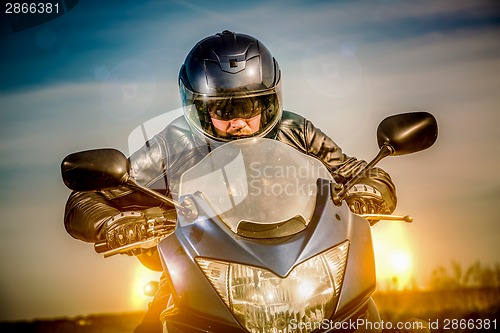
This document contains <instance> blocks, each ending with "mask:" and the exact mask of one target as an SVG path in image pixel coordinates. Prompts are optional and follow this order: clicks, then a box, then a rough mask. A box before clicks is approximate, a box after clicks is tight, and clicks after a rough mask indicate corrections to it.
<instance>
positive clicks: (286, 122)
mask: <svg viewBox="0 0 500 333" xmlns="http://www.w3.org/2000/svg"><path fill="white" fill-rule="evenodd" d="M305 122H306V119H305V118H304V117H303V116H301V115H299V114H297V113H294V112H291V111H285V110H283V115H282V117H281V126H283V127H302V126H304V123H305Z"/></svg>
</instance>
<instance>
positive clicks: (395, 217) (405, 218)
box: [359, 214, 413, 226]
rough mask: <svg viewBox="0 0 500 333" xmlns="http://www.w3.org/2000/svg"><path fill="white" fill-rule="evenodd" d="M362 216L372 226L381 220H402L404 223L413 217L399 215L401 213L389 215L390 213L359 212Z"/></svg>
mask: <svg viewBox="0 0 500 333" xmlns="http://www.w3.org/2000/svg"><path fill="white" fill-rule="evenodd" d="M359 216H361V217H362V218H364V219H366V220H368V222H369V223H370V226H373V225H374V224H375V223H377V222H378V221H381V220H385V221H402V222H406V223H411V222H413V217H411V216H409V215H405V216H401V215H391V214H360V215H359Z"/></svg>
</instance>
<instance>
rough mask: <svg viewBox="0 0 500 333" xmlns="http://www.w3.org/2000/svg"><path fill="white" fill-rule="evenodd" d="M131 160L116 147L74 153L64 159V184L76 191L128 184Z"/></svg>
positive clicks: (62, 170)
mask: <svg viewBox="0 0 500 333" xmlns="http://www.w3.org/2000/svg"><path fill="white" fill-rule="evenodd" d="M128 170H129V162H128V159H127V158H126V157H125V155H123V153H122V152H120V151H118V150H116V149H108V148H106V149H95V150H86V151H82V152H78V153H73V154H70V155H68V156H66V158H64V160H63V161H62V164H61V174H62V178H63V181H64V184H65V185H66V186H67V187H68V188H69V189H71V190H74V191H96V190H104V189H106V188H112V187H116V186H119V185H124V184H126V182H127V180H128V178H129V174H128Z"/></svg>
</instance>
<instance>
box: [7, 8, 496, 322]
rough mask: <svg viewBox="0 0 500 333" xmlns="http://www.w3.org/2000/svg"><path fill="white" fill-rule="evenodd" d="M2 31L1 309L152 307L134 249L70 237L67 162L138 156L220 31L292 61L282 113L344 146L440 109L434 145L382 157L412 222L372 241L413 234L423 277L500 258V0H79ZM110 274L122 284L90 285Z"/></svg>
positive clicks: (380, 231) (25, 312) (287, 64)
mask: <svg viewBox="0 0 500 333" xmlns="http://www.w3.org/2000/svg"><path fill="white" fill-rule="evenodd" d="M1 24H2V25H1V29H2V31H1V35H0V36H1V47H0V60H1V61H0V138H1V140H0V156H2V159H1V160H0V188H1V190H0V220H1V221H2V222H1V223H0V260H1V262H2V274H1V278H0V279H1V281H0V286H1V287H0V302H1V303H0V305H1V308H2V309H7V310H3V311H2V313H1V314H0V319H21V318H24V319H30V318H35V317H50V316H64V315H77V314H87V313H96V312H103V311H104V312H114V311H123V310H130V309H132V308H134V309H137V308H139V309H140V308H141V307H140V306H136V305H131V304H130V302H129V298H130V297H129V295H128V292H129V290H130V288H131V284H132V283H133V280H134V278H135V275H134V274H136V272H137V269H138V268H137V263H136V261H135V260H133V258H128V257H125V256H123V257H115V258H111V259H103V258H102V257H100V256H99V255H97V254H95V253H94V252H93V249H92V246H91V245H89V244H85V243H83V242H79V241H76V240H73V239H72V238H71V237H70V236H69V235H67V234H66V232H65V230H64V227H63V223H62V214H63V210H64V204H65V201H66V199H67V196H68V195H69V190H67V189H66V188H65V187H64V185H63V184H62V182H61V179H60V174H59V165H60V162H61V160H62V159H63V158H64V156H66V155H67V154H69V153H71V152H74V151H77V150H83V149H91V148H98V147H116V148H118V149H121V150H123V151H125V152H128V143H127V142H128V141H127V140H128V136H129V134H130V133H131V132H132V131H133V129H134V128H136V127H137V126H139V125H140V124H142V123H144V122H146V121H148V120H149V119H152V118H154V117H156V116H158V115H162V114H164V113H166V112H169V111H171V110H174V109H176V108H178V107H179V106H180V103H179V97H178V91H177V83H176V80H177V73H178V70H179V67H180V65H181V63H182V61H183V59H184V57H185V55H186V54H187V52H188V51H189V50H190V49H191V47H192V46H193V45H194V44H195V43H196V42H197V41H198V40H200V39H202V38H204V37H206V36H207V35H211V34H214V33H216V32H220V31H222V30H224V29H230V30H234V31H237V32H243V33H247V34H250V35H254V36H255V37H257V38H259V39H260V40H261V41H262V42H264V44H266V46H267V47H268V48H269V49H270V50H271V52H272V53H273V55H274V56H275V58H276V59H277V60H278V62H279V63H280V66H281V69H282V71H283V79H284V82H283V88H284V104H285V108H286V109H288V110H291V111H294V112H297V113H301V114H303V115H305V116H306V117H308V118H309V119H311V120H312V121H313V122H314V123H315V124H317V126H318V127H320V128H321V129H322V130H323V131H324V132H326V133H328V134H329V135H330V136H331V137H332V138H333V139H334V140H335V141H336V142H337V143H338V144H339V145H340V146H341V147H342V148H343V149H344V151H345V152H346V153H347V154H349V155H353V156H357V157H358V158H362V159H370V158H371V157H372V156H374V155H375V153H376V150H377V147H376V141H375V129H376V126H377V124H378V122H379V121H380V120H382V119H383V118H384V117H385V116H388V115H391V114H395V113H400V112H407V111H414V110H426V111H429V112H431V113H433V114H434V115H435V116H436V118H437V119H438V122H439V125H440V134H439V138H438V142H437V143H436V145H435V146H434V147H433V148H431V149H430V150H428V151H426V152H421V153H417V154H415V155H413V156H404V157H397V158H393V159H388V160H385V161H383V162H382V163H381V166H382V167H383V168H384V169H386V170H387V171H388V172H389V173H390V174H391V175H392V177H393V179H394V181H395V183H396V185H397V188H398V194H399V206H398V208H397V212H398V213H401V214H410V215H413V216H414V218H415V222H414V224H412V225H401V226H395V225H394V224H391V223H386V224H380V225H377V226H376V227H375V228H374V233H375V237H378V238H379V239H383V237H384V233H388V234H389V233H391V232H392V230H391V229H392V228H400V227H402V228H403V229H401V233H402V238H401V239H402V240H398V241H397V242H401V244H400V245H401V246H406V247H408V248H410V249H411V251H412V253H413V266H414V271H415V272H417V274H418V276H417V279H418V281H419V283H422V284H424V283H425V278H426V276H428V274H429V273H430V271H431V270H432V269H433V268H435V267H436V266H437V265H441V264H442V265H447V264H448V263H449V262H450V261H451V260H457V261H459V262H461V263H463V264H464V265H467V264H470V263H472V262H474V261H476V260H481V261H482V262H484V263H489V264H493V263H496V262H499V261H500V258H499V255H498V253H499V251H498V244H499V242H500V236H499V235H500V233H499V231H500V230H499V226H498V223H499V222H500V221H498V217H497V216H498V214H497V211H496V209H495V208H496V207H497V206H498V204H499V203H500V175H498V165H499V163H500V154H499V153H500V150H499V148H498V147H499V146H500V131H498V129H497V127H498V124H499V123H500V112H499V111H498V108H499V105H500V95H499V94H498V87H500V76H499V75H498V73H499V72H500V39H499V38H498V36H500V10H499V5H498V4H497V2H496V1H451V0H450V1H439V2H437V1H419V2H413V1H406V2H405V1H396V0H380V1H286V2H285V1H275V2H269V1H253V2H251V3H250V2H248V3H246V4H241V3H237V2H234V1H218V2H210V5H209V4H208V3H207V2H206V1H144V2H141V3H138V2H134V1H121V2H120V3H119V4H118V3H114V2H98V1H80V2H79V3H78V4H77V5H76V6H75V7H74V8H73V9H72V10H71V11H69V12H68V13H66V14H65V15H63V16H61V17H59V18H57V19H55V20H53V21H50V22H47V23H45V24H43V25H40V26H36V27H33V28H31V29H28V30H24V31H19V32H16V33H12V32H11V31H9V26H8V24H7V22H6V21H5V20H4V17H2V23H1ZM116 82H124V83H125V85H126V86H127V89H131V90H130V94H131V95H130V96H129V98H127V99H126V100H125V99H124V97H123V94H122V92H123V91H122V90H120V89H119V88H121V87H118V88H117V86H116ZM377 259H378V260H383V259H379V258H377ZM104 281H108V282H104ZM109 281H111V282H109ZM105 283H106V284H107V283H109V284H110V285H114V286H113V287H110V288H106V290H103V291H101V293H100V295H99V297H97V296H96V295H95V294H93V293H92V290H97V289H99V290H101V289H100V288H101V286H102V285H103V284H105ZM116 304H121V305H120V306H116Z"/></svg>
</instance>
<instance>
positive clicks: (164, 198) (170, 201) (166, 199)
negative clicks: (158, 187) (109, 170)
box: [125, 177, 191, 216]
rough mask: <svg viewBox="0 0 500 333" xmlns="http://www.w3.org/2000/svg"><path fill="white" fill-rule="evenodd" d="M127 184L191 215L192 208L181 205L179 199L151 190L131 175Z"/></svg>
mask: <svg viewBox="0 0 500 333" xmlns="http://www.w3.org/2000/svg"><path fill="white" fill-rule="evenodd" d="M125 185H127V186H129V187H130V188H132V189H135V190H138V191H141V192H143V193H146V194H147V195H149V196H151V197H153V198H155V199H158V200H160V201H161V202H164V203H167V204H169V205H171V206H174V207H175V208H177V209H179V211H180V212H182V213H183V214H185V215H186V216H189V215H191V210H190V209H189V208H188V207H185V206H183V205H181V204H180V203H178V202H177V201H175V200H173V199H171V198H169V197H167V196H165V195H163V194H160V193H158V192H156V191H153V190H150V189H149V188H147V187H144V186H142V185H140V184H139V183H137V182H136V181H135V180H134V179H133V178H132V177H129V178H128V179H127V180H126V182H125Z"/></svg>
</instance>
